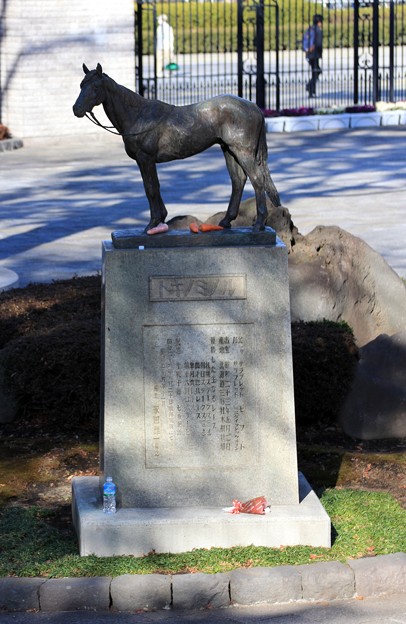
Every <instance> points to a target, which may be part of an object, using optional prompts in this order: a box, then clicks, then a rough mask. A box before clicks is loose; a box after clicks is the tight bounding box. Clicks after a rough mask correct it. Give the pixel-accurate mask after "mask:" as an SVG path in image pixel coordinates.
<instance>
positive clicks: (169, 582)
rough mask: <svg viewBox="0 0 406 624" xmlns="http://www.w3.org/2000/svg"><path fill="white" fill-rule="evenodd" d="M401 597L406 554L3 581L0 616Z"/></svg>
mask: <svg viewBox="0 0 406 624" xmlns="http://www.w3.org/2000/svg"><path fill="white" fill-rule="evenodd" d="M405 591H406V553H403V552H400V553H395V554H392V555H381V556H378V557H368V558H365V559H349V560H347V562H346V563H339V562H338V561H329V562H323V563H315V564H310V565H302V566H280V567H277V568H249V569H247V568H240V569H237V570H233V571H232V572H229V573H220V574H201V573H198V574H179V575H173V576H170V575H164V574H149V575H141V574H140V575H137V574H134V575H130V574H126V575H124V576H119V577H115V578H111V577H92V578H61V579H49V580H44V579H42V578H15V577H6V578H1V579H0V610H1V609H3V610H6V611H27V610H35V611H43V612H56V611H77V610H90V611H116V612H117V611H122V612H135V611H138V610H144V611H155V610H158V609H174V610H188V609H206V608H216V609H218V608H222V607H229V606H231V605H254V604H260V603H266V604H282V603H287V602H298V601H304V602H315V601H320V600H324V601H331V600H343V599H350V598H355V597H362V598H366V597H368V596H379V595H382V594H387V595H390V594H399V593H404V592H405Z"/></svg>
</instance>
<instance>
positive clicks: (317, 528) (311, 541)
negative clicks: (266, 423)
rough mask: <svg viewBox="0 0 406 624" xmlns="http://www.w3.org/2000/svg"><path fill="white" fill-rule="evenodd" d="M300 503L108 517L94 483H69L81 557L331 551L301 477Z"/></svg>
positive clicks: (325, 526)
mask: <svg viewBox="0 0 406 624" xmlns="http://www.w3.org/2000/svg"><path fill="white" fill-rule="evenodd" d="M299 501H300V502H299V504H298V505H274V506H272V507H271V512H270V513H269V514H266V515H265V516H256V515H250V514H239V515H234V514H229V513H226V512H224V511H223V510H222V509H219V508H209V507H186V508H157V509H151V508H142V509H141V508H138V509H118V511H117V513H116V514H114V515H106V514H104V513H103V511H102V501H101V494H100V485H99V478H98V477H76V478H75V479H73V482H72V512H73V522H74V525H75V529H76V532H77V534H78V538H79V548H80V554H81V555H82V556H84V555H91V554H95V555H97V556H100V557H110V556H113V555H135V556H142V555H145V554H147V553H148V552H150V551H152V550H154V551H155V552H157V553H162V552H171V553H179V552H186V551H190V550H192V549H194V548H212V547H218V548H231V547H233V546H250V545H254V546H267V547H271V548H278V547H280V546H295V545H307V546H322V547H327V548H329V547H330V546H331V524H330V518H329V517H328V515H327V513H326V511H325V510H324V508H323V506H322V505H321V503H320V501H319V499H318V498H317V496H316V494H315V493H314V491H313V490H312V489H311V487H310V485H309V484H308V482H307V481H306V479H305V477H304V476H303V475H301V474H300V473H299ZM229 503H230V505H231V501H229ZM226 504H227V502H226Z"/></svg>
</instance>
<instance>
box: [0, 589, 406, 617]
mask: <svg viewBox="0 0 406 624" xmlns="http://www.w3.org/2000/svg"><path fill="white" fill-rule="evenodd" d="M154 623H155V624H174V623H179V624H406V594H401V595H394V596H387V597H373V598H365V599H364V600H347V601H336V602H331V603H317V604H314V603H295V604H287V605H279V606H275V605H258V606H254V607H231V608H228V609H221V610H218V611H197V612H176V611H157V612H155V613H138V614H128V613H102V612H98V613H95V612H86V611H80V612H65V613H41V612H39V613H1V614H0V624H154Z"/></svg>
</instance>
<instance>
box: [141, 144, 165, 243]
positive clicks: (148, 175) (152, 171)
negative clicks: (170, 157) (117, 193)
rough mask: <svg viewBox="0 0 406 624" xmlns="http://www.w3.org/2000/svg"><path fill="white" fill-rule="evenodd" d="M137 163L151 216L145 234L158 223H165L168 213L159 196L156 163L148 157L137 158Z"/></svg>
mask: <svg viewBox="0 0 406 624" xmlns="http://www.w3.org/2000/svg"><path fill="white" fill-rule="evenodd" d="M137 163H138V166H139V168H140V172H141V177H142V181H143V183H144V189H145V194H146V196H147V199H148V203H149V211H150V215H151V218H150V221H149V223H148V225H147V227H146V228H145V232H148V231H149V230H151V229H152V228H154V227H156V226H157V225H159V224H160V223H164V222H165V219H166V217H167V215H168V211H167V209H166V207H165V204H164V202H163V199H162V196H161V191H160V184H159V179H158V173H157V170H156V162H155V161H154V160H152V159H151V158H149V157H145V156H138V158H137Z"/></svg>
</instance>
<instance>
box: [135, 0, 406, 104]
mask: <svg viewBox="0 0 406 624" xmlns="http://www.w3.org/2000/svg"><path fill="white" fill-rule="evenodd" d="M403 2H406V0H401V1H399V0H397V1H395V0H366V1H361V0H354V2H352V1H351V0H323V1H321V0H316V1H315V2H312V1H308V0H218V1H210V0H203V1H196V0H190V1H187V0H164V1H160V2H158V1H156V0H138V1H137V4H136V9H135V40H136V65H137V88H138V91H139V92H140V93H141V94H142V95H144V96H145V97H148V98H159V99H161V100H164V101H167V102H171V103H174V104H188V103H191V102H195V101H198V100H201V99H204V98H207V97H212V96H214V95H217V94H220V93H234V94H236V95H240V96H241V97H245V98H247V99H250V100H253V101H256V102H257V104H258V105H259V106H260V107H261V108H268V109H276V110H280V109H283V108H298V107H302V106H308V105H309V99H308V93H307V91H306V84H307V82H308V80H309V74H310V67H309V64H308V62H307V61H306V58H305V55H304V53H303V50H302V36H303V32H304V31H305V30H306V28H307V27H308V25H309V24H311V23H312V17H313V15H314V14H316V13H319V14H321V15H322V16H323V57H322V61H321V67H322V74H321V76H320V80H319V82H318V100H317V106H333V105H337V106H348V105H351V104H374V103H375V102H376V101H378V100H385V101H399V100H405V99H406V4H403ZM172 38H173V42H172ZM165 46H166V48H165ZM312 105H314V102H313V101H312Z"/></svg>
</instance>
